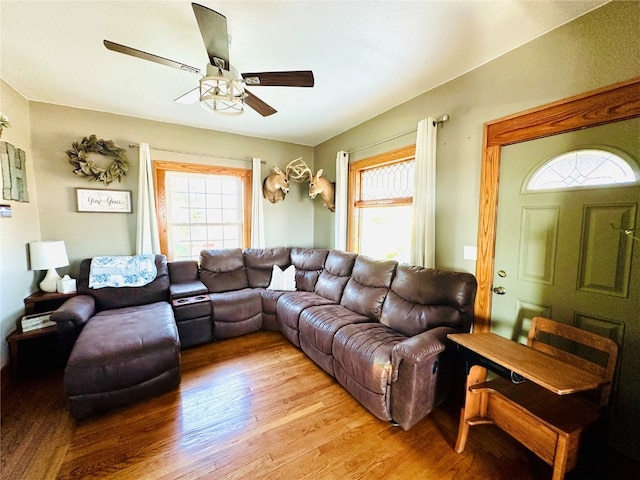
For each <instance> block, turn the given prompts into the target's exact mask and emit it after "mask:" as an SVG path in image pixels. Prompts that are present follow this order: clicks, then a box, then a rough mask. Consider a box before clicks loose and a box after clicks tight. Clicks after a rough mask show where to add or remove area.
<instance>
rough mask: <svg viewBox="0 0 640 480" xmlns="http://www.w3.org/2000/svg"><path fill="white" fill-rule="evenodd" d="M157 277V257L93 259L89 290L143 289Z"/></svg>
mask: <svg viewBox="0 0 640 480" xmlns="http://www.w3.org/2000/svg"><path fill="white" fill-rule="evenodd" d="M157 275H158V270H157V269H156V258H155V255H132V256H107V257H93V258H92V259H91V269H90V270H89V288H94V289H97V288H104V287H142V286H144V285H147V284H148V283H151V282H153V280H154V279H155V278H156V276H157Z"/></svg>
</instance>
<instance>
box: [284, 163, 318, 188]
mask: <svg viewBox="0 0 640 480" xmlns="http://www.w3.org/2000/svg"><path fill="white" fill-rule="evenodd" d="M285 170H286V171H287V173H288V174H289V178H291V179H293V180H295V181H296V182H298V183H300V182H308V181H309V180H310V179H311V177H313V172H312V171H311V169H310V168H309V166H308V165H307V164H306V163H305V162H304V160H302V157H298V158H296V159H295V160H291V161H290V162H289V163H288V164H287V167H286V169H285Z"/></svg>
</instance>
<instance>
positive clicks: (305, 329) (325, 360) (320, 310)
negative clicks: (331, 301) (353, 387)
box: [299, 305, 371, 376]
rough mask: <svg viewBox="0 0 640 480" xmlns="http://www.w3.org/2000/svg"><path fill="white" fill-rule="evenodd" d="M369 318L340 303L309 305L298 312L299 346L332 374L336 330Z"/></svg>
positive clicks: (367, 320) (368, 320)
mask: <svg viewBox="0 0 640 480" xmlns="http://www.w3.org/2000/svg"><path fill="white" fill-rule="evenodd" d="M370 321H371V319H370V318H369V317H366V316H364V315H360V314H359V313H355V312H352V311H351V310H348V309H347V308H345V307H343V306H342V305H319V306H315V307H309V308H307V309H305V310H303V311H302V313H301V314H300V321H299V329H300V348H301V349H302V351H303V352H304V353H306V354H307V356H308V357H309V358H311V360H313V361H314V362H315V363H316V364H317V365H319V366H320V367H321V368H322V369H323V370H324V371H325V372H327V373H328V374H329V375H331V376H333V375H334V372H333V351H332V346H333V337H334V335H335V334H336V332H337V331H338V330H340V329H341V328H342V327H344V326H345V325H349V324H351V323H363V322H370Z"/></svg>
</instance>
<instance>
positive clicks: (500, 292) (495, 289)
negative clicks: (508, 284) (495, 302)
mask: <svg viewBox="0 0 640 480" xmlns="http://www.w3.org/2000/svg"><path fill="white" fill-rule="evenodd" d="M492 291H493V293H495V294H496V295H504V294H505V293H507V289H506V288H504V287H493V289H492Z"/></svg>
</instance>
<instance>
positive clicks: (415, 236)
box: [411, 117, 437, 268]
mask: <svg viewBox="0 0 640 480" xmlns="http://www.w3.org/2000/svg"><path fill="white" fill-rule="evenodd" d="M436 132H437V127H436V122H435V119H433V118H431V117H429V118H426V119H424V120H421V121H420V123H418V134H417V138H416V160H415V178H414V181H413V232H412V238H411V263H413V264H414V265H421V266H423V267H426V268H434V267H435V246H436Z"/></svg>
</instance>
